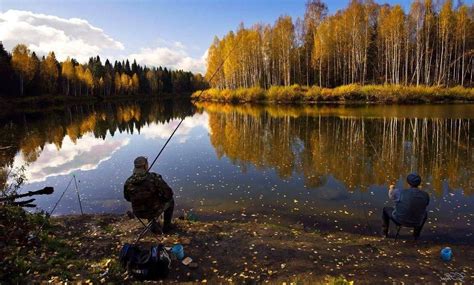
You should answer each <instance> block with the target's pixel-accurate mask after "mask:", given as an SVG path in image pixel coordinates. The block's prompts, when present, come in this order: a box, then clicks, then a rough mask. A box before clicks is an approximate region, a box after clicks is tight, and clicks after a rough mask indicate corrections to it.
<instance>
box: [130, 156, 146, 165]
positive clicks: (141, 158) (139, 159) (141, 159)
mask: <svg viewBox="0 0 474 285" xmlns="http://www.w3.org/2000/svg"><path fill="white" fill-rule="evenodd" d="M147 163H148V159H147V158H146V157H144V156H139V157H137V158H135V160H134V161H133V164H134V165H135V168H144V167H145V165H146V164H147Z"/></svg>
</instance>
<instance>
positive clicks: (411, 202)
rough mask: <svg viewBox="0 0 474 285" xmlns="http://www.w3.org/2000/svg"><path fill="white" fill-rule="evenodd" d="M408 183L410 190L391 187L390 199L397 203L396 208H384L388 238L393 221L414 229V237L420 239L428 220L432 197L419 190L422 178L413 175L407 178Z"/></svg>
mask: <svg viewBox="0 0 474 285" xmlns="http://www.w3.org/2000/svg"><path fill="white" fill-rule="evenodd" d="M407 182H408V184H409V185H410V188H408V189H404V190H402V189H398V188H395V187H394V186H393V185H391V186H390V189H389V191H388V197H389V198H390V199H391V200H393V201H394V202H395V208H393V207H384V208H383V214H382V220H383V226H382V230H383V234H384V235H385V237H388V228H389V225H390V220H392V221H393V222H395V223H396V224H399V225H402V226H406V227H413V228H414V230H413V235H414V237H415V239H418V238H419V237H420V233H421V229H422V228H423V225H424V224H425V222H426V219H427V218H428V214H427V211H426V208H427V207H428V204H429V203H430V196H429V195H428V193H426V192H425V191H423V190H421V189H420V188H419V186H420V184H421V177H420V176H419V175H418V174H414V173H412V174H410V175H408V176H407Z"/></svg>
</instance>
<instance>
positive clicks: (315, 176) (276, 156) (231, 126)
mask: <svg viewBox="0 0 474 285" xmlns="http://www.w3.org/2000/svg"><path fill="white" fill-rule="evenodd" d="M182 118H185V120H184V122H183V124H182V125H181V127H180V128H179V129H178V131H177V133H176V135H175V137H173V139H172V140H171V142H170V144H169V145H168V147H167V148H166V149H165V151H164V152H163V154H162V155H161V157H160V158H159V159H158V161H157V164H156V165H155V166H154V168H153V171H156V172H158V173H160V174H162V175H163V177H164V178H165V180H166V181H167V182H168V184H170V186H171V187H172V188H173V189H174V192H175V200H176V202H177V209H176V212H175V216H179V215H180V214H181V213H182V210H183V209H185V210H187V211H192V212H194V213H195V215H196V216H197V217H198V219H203V220H206V219H218V220H219V219H222V220H230V219H236V220H240V219H257V220H259V221H266V220H268V221H272V222H274V223H275V222H277V223H281V224H282V225H294V224H296V223H299V224H303V225H304V226H305V227H310V228H314V229H321V230H330V231H350V232H360V233H364V234H376V233H377V232H378V231H379V230H380V224H381V222H380V215H381V210H382V207H384V206H385V205H390V204H391V203H390V202H389V201H388V197H387V189H388V185H389V184H390V183H394V184H396V185H397V186H398V187H403V186H405V185H406V184H405V182H404V181H405V177H406V175H407V174H409V173H410V172H412V171H416V172H418V173H419V174H420V175H421V177H422V179H423V188H424V189H426V191H428V193H429V194H430V196H431V203H430V206H429V220H428V224H427V225H426V226H425V231H424V233H422V235H423V236H427V237H429V238H433V239H442V240H449V241H452V242H454V241H457V242H472V241H474V237H473V236H472V232H473V226H472V218H473V213H474V196H473V194H474V193H473V192H474V172H473V171H474V126H472V123H473V122H474V105H469V104H459V105H456V104H454V105H412V106H411V105H407V106H403V105H402V106H400V105H389V106H382V105H358V106H344V105H343V106H331V105H322V106H319V105H318V106H316V105H315V106H287V105H271V106H268V105H267V106H265V105H236V106H233V105H222V104H217V103H196V104H193V103H191V102H188V101H160V102H156V101H146V102H117V103H105V102H102V103H95V104H83V105H71V106H66V107H64V108H62V109H58V110H50V111H47V112H33V113H18V114H15V115H10V116H8V117H0V126H1V128H0V162H1V164H2V165H3V166H4V171H2V176H1V177H0V178H1V180H0V183H4V182H5V174H6V171H8V167H11V166H13V167H20V166H22V165H24V166H25V167H26V171H25V175H26V177H27V179H28V182H27V184H26V185H25V186H24V187H22V189H21V192H26V191H29V190H37V189H40V188H43V187H45V186H54V187H55V193H54V194H53V195H50V196H43V197H38V199H37V205H38V208H39V209H44V210H45V211H50V210H51V209H52V207H53V206H54V204H55V203H56V201H57V200H58V198H59V196H60V195H61V193H62V192H63V191H64V190H65V189H66V187H67V185H68V184H69V183H70V182H71V178H72V174H74V175H75V176H76V177H77V180H78V182H79V183H78V184H79V191H80V193H81V198H82V204H83V207H84V212H86V213H117V214H123V213H125V212H126V211H127V210H128V209H129V208H130V205H129V203H127V202H126V201H125V200H124V199H123V184H124V181H125V180H126V179H127V177H128V176H129V175H130V174H131V171H132V168H133V160H134V158H135V157H137V156H141V155H143V156H147V157H148V158H149V160H150V161H152V160H153V158H154V157H155V156H156V154H157V153H158V151H159V150H160V148H161V147H162V145H163V144H164V143H165V141H166V139H167V138H168V136H169V135H170V134H171V132H172V131H173V129H174V128H175V127H176V126H177V124H178V123H179V121H180V120H181V119H182ZM77 213H79V205H78V201H77V194H76V192H75V187H74V183H71V186H70V187H69V189H68V191H67V192H66V194H65V196H64V198H63V199H62V201H61V202H60V203H59V205H58V207H57V209H56V211H55V213H54V214H55V215H56V214H77ZM405 234H408V231H407V230H405Z"/></svg>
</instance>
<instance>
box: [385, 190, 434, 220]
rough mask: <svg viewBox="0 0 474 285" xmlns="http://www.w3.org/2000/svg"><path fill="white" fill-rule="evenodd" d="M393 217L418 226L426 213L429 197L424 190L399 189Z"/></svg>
mask: <svg viewBox="0 0 474 285" xmlns="http://www.w3.org/2000/svg"><path fill="white" fill-rule="evenodd" d="M397 198H398V199H396V205H395V210H394V212H393V217H394V219H395V220H396V221H398V222H400V223H402V224H404V225H412V226H418V225H420V223H422V221H423V219H424V217H425V215H426V207H427V206H428V204H429V202H430V197H429V195H428V193H426V192H425V191H422V190H419V189H417V188H409V189H405V190H402V191H400V193H399V197H397Z"/></svg>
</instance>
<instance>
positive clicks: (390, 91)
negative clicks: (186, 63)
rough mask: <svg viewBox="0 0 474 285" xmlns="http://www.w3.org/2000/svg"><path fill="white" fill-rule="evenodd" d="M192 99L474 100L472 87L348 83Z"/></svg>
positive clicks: (207, 94)
mask: <svg viewBox="0 0 474 285" xmlns="http://www.w3.org/2000/svg"><path fill="white" fill-rule="evenodd" d="M192 98H193V99H195V100H199V101H217V102H234V103H237V102H262V101H268V102H277V103H296V102H308V103H310V102H377V103H437V102H451V101H474V89H473V88H465V87H462V86H456V87H435V86H402V85H364V86H362V85H358V84H350V85H343V86H339V87H336V88H320V87H317V86H311V87H302V86H299V85H297V84H295V85H291V86H272V87H270V88H269V89H268V90H264V89H262V88H260V87H251V88H239V89H236V90H231V89H223V90H220V89H215V88H212V89H207V90H204V91H203V92H202V93H201V91H196V92H194V94H193V95H192Z"/></svg>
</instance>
